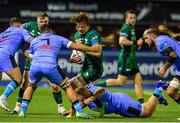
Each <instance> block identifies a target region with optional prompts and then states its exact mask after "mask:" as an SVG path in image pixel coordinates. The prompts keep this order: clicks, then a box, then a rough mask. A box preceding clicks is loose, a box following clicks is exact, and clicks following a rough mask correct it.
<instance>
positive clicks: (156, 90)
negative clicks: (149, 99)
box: [153, 88, 163, 97]
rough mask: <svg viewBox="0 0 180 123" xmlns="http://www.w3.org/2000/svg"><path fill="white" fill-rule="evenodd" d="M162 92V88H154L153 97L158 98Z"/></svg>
mask: <svg viewBox="0 0 180 123" xmlns="http://www.w3.org/2000/svg"><path fill="white" fill-rule="evenodd" d="M162 90H163V89H162V88H156V89H155V90H154V93H153V95H154V96H156V97H159V96H160V95H161V92H162Z"/></svg>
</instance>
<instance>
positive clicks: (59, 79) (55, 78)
mask: <svg viewBox="0 0 180 123" xmlns="http://www.w3.org/2000/svg"><path fill="white" fill-rule="evenodd" d="M58 69H60V68H58ZM58 69H54V70H51V71H50V72H48V73H47V74H46V77H47V78H48V79H49V80H50V81H51V82H52V83H54V84H56V85H59V86H60V87H61V88H62V89H63V90H65V92H66V94H67V96H68V98H69V100H70V101H71V102H72V105H73V107H74V108H75V110H76V112H77V114H81V115H82V117H84V118H91V116H90V115H88V114H86V113H84V112H83V110H82V107H81V105H80V102H79V101H78V99H77V96H76V92H75V91H74V90H73V88H72V86H71V85H70V84H69V79H68V78H67V77H66V75H65V74H63V73H62V72H59V70H58ZM81 115H80V116H81Z"/></svg>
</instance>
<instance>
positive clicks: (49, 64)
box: [19, 24, 99, 118]
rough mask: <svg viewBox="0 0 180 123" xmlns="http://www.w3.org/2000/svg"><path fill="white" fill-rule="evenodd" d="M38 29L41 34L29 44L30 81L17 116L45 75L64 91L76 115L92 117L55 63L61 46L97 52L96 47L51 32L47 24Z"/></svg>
mask: <svg viewBox="0 0 180 123" xmlns="http://www.w3.org/2000/svg"><path fill="white" fill-rule="evenodd" d="M40 31H41V33H42V34H41V35H40V36H38V37H36V38H35V39H34V40H32V43H31V45H30V54H33V56H32V65H31V67H30V75H29V81H30V82H29V85H28V87H27V89H26V90H25V92H24V95H23V101H22V107H21V112H20V114H19V117H25V116H26V110H27V107H28V105H29V102H30V100H31V98H32V95H33V93H34V91H35V89H36V87H37V84H38V82H39V81H40V80H41V78H42V77H46V78H47V79H48V80H49V81H50V82H51V83H53V84H56V85H58V86H60V87H61V88H62V89H63V90H64V91H65V92H66V94H67V96H68V98H69V100H70V101H71V102H72V105H73V107H74V109H75V110H76V117H79V118H92V117H91V115H89V114H87V113H84V112H83V110H82V108H81V105H80V103H79V101H78V100H77V97H76V93H75V91H74V90H73V89H72V87H71V85H70V84H69V79H68V78H67V77H66V75H65V74H64V73H63V71H62V70H61V68H60V67H59V66H58V64H57V55H58V52H59V51H60V50H61V48H62V47H67V48H72V49H75V50H81V51H84V52H95V53H96V52H99V51H98V50H97V47H96V46H93V47H88V46H85V45H82V44H75V43H73V42H72V41H69V40H68V39H66V38H64V37H61V36H58V35H55V34H52V29H51V26H50V25H48V24H45V25H43V26H41V27H40ZM26 56H29V53H28V51H26Z"/></svg>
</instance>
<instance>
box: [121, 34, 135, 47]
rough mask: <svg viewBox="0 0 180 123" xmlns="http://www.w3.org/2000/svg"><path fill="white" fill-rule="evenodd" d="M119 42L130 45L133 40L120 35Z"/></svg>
mask: <svg viewBox="0 0 180 123" xmlns="http://www.w3.org/2000/svg"><path fill="white" fill-rule="evenodd" d="M119 44H120V45H123V46H131V45H133V42H132V41H131V40H129V39H127V37H126V36H120V37H119Z"/></svg>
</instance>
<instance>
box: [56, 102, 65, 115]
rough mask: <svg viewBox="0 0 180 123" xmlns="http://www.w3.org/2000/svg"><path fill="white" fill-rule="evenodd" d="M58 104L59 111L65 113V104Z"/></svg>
mask: <svg viewBox="0 0 180 123" xmlns="http://www.w3.org/2000/svg"><path fill="white" fill-rule="evenodd" d="M57 106H58V112H59V113H63V112H64V111H66V109H65V108H64V106H63V104H57Z"/></svg>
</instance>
